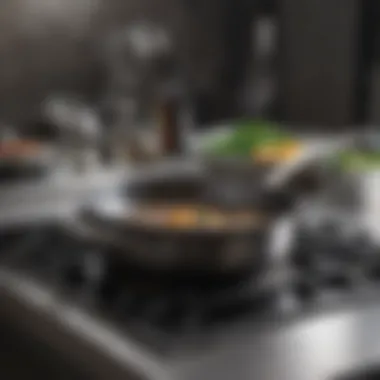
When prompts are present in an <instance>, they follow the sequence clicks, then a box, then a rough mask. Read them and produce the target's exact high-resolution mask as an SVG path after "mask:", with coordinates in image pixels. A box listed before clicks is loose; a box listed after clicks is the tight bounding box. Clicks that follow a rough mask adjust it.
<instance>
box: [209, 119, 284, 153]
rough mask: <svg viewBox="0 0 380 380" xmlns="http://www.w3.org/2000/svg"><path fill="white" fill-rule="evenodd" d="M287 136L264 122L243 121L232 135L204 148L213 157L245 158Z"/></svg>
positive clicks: (276, 127) (274, 125)
mask: <svg viewBox="0 0 380 380" xmlns="http://www.w3.org/2000/svg"><path fill="white" fill-rule="evenodd" d="M288 138H289V135H288V134H287V133H286V132H284V131H281V129H280V128H279V126H278V125H277V124H274V123H270V122H266V121H253V122H252V121H250V122H249V121H243V122H240V123H238V124H237V125H236V127H235V130H234V131H233V132H232V134H231V135H230V136H228V137H226V138H225V139H223V140H221V141H218V142H214V143H212V144H210V146H208V147H206V153H207V154H210V155H213V156H223V157H225V156H238V157H246V156H249V155H250V154H252V152H253V151H255V150H256V149H257V148H259V147H261V146H263V145H266V144H270V143H276V142H279V141H282V140H285V139H288Z"/></svg>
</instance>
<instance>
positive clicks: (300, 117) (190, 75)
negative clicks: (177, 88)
mask: <svg viewBox="0 0 380 380" xmlns="http://www.w3.org/2000/svg"><path fill="white" fill-rule="evenodd" d="M1 6H2V11H1V17H2V20H1V27H2V33H1V54H2V56H1V65H2V69H1V83H2V85H1V115H2V118H3V119H4V121H7V122H8V121H9V122H13V123H17V124H19V125H26V124H28V123H34V122H37V121H38V120H39V119H40V118H41V107H40V106H41V102H42V101H43V100H44V99H45V98H46V97H47V96H49V94H51V93H56V92H65V93H70V94H75V95H79V96H81V97H83V98H85V99H86V100H88V101H89V102H91V103H94V104H99V103H100V102H101V101H102V100H103V98H104V94H105V91H106V88H107V83H108V81H107V78H108V74H107V68H106V61H107V59H109V56H108V57H107V56H105V52H104V51H103V50H102V49H103V47H104V44H106V41H107V40H109V39H110V38H112V36H113V35H115V33H118V32H121V31H122V30H125V29H126V28H127V27H128V26H130V25H131V24H132V23H134V24H136V23H138V22H140V21H141V22H145V23H152V24H155V25H156V26H157V27H160V28H163V29H165V32H166V33H167V34H168V38H169V39H170V44H171V47H170V49H171V52H170V54H171V59H172V60H173V62H172V64H173V66H174V67H175V69H176V70H177V71H178V75H179V76H180V78H181V80H182V81H183V86H184V92H185V94H186V97H187V99H188V101H189V102H190V104H191V108H192V109H193V110H194V113H195V115H196V117H197V119H199V122H200V123H208V122H213V121H215V120H221V119H222V120H223V119H224V120H225V119H230V118H231V117H234V116H236V115H245V114H247V115H265V116H267V115H268V116H270V117H272V118H276V119H278V120H283V121H286V122H287V123H302V124H319V125H322V124H323V125H329V126H331V127H334V128H340V127H342V126H343V125H348V124H360V123H361V124H363V123H374V122H376V121H377V119H376V118H377V113H376V106H375V105H376V103H377V97H378V95H377V93H378V90H377V82H378V80H377V71H378V69H377V58H376V57H377V34H378V33H377V29H376V14H377V13H376V12H377V8H376V7H377V2H376V1H370V0H363V1H358V0H357V1H355V0H349V1H343V0H334V1H330V2H328V3H327V2H321V1H309V2H307V4H306V3H304V2H302V1H297V0H282V1H275V0H268V1H264V0H263V1H259V0H257V1H243V0H239V1H234V2H232V1H228V0H223V1H214V2H213V1H212V0H209V1H202V2H201V1H185V0H183V1H170V0H165V2H159V3H158V2H153V1H148V0H144V1H136V2H134V1H132V0H129V1H118V0H111V1H108V2H105V1H101V0H92V1H90V0H81V1H75V2H74V1H59V0H54V1H49V2H46V3H45V2H44V1H42V0H18V1H10V0H9V1H3V3H2V5H1ZM174 67H173V69H174Z"/></svg>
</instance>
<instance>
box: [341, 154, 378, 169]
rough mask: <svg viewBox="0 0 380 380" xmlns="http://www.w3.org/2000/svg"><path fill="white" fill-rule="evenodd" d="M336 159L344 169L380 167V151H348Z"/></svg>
mask: <svg viewBox="0 0 380 380" xmlns="http://www.w3.org/2000/svg"><path fill="white" fill-rule="evenodd" d="M334 161H335V163H336V164H337V165H338V166H339V167H340V168H342V169H343V170H349V171H357V170H359V171H360V170H367V169H375V168H377V169H378V168H380V152H360V151H346V152H344V153H342V154H341V155H339V156H338V157H337V159H335V160H334Z"/></svg>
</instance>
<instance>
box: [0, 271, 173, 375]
mask: <svg viewBox="0 0 380 380" xmlns="http://www.w3.org/2000/svg"><path fill="white" fill-rule="evenodd" d="M0 297H1V302H3V304H4V305H6V307H7V310H6V312H3V313H1V315H2V316H3V317H4V316H8V318H9V317H10V318H12V319H13V322H14V325H15V327H16V328H17V327H18V328H20V329H21V331H23V332H24V333H25V334H30V335H32V336H33V337H35V338H37V339H39V340H40V341H42V342H43V343H45V344H49V345H51V346H52V347H54V349H55V350H57V352H58V353H60V354H62V355H64V357H65V358H68V359H70V360H72V362H73V363H75V364H76V365H80V366H81V368H82V370H86V371H87V372H89V373H90V374H91V378H93V379H99V380H100V379H106V378H112V379H115V380H116V379H128V380H129V379H131V380H132V379H133V380H135V379H136V380H137V379H139V380H140V379H141V380H143V379H157V380H159V379H162V380H168V379H170V377H169V376H168V374H167V372H166V369H165V365H164V364H163V363H162V364H161V363H159V361H158V360H157V359H156V358H154V356H153V355H150V354H149V353H148V352H142V349H141V347H139V345H138V344H135V343H133V341H129V340H127V339H123V334H122V331H117V330H115V329H114V328H113V327H112V326H110V325H107V323H106V322H104V321H101V319H99V318H97V317H96V316H92V315H90V314H88V313H86V312H84V311H83V309H81V307H80V306H79V307H78V306H75V305H73V304H70V303H69V302H67V301H66V300H65V299H61V298H60V297H59V295H58V294H57V293H55V292H54V291H52V290H51V289H46V287H44V286H41V285H39V284H38V282H36V281H33V280H32V279H28V278H26V277H23V276H20V275H18V274H17V273H12V272H7V271H5V270H1V271H0ZM31 325H33V326H34V327H33V329H30V326H31Z"/></svg>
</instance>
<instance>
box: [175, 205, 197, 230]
mask: <svg viewBox="0 0 380 380" xmlns="http://www.w3.org/2000/svg"><path fill="white" fill-rule="evenodd" d="M198 219H199V212H198V210H194V209H193V210H192V209H177V210H171V211H170V212H169V216H168V222H169V223H168V224H169V225H170V226H171V227H180V228H186V227H193V226H196V225H197V223H198Z"/></svg>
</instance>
